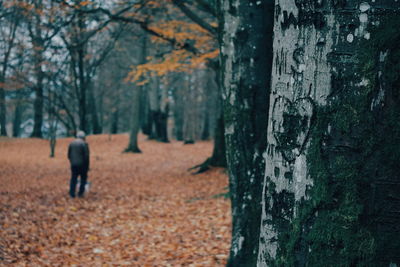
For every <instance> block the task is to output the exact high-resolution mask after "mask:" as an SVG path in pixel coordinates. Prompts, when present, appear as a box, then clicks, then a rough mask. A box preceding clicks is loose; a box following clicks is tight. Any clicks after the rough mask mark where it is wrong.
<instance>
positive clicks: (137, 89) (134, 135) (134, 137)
mask: <svg viewBox="0 0 400 267" xmlns="http://www.w3.org/2000/svg"><path fill="white" fill-rule="evenodd" d="M141 56H142V57H141V60H140V62H141V63H142V64H144V63H145V62H146V60H147V59H146V57H147V38H146V36H142V54H141ZM141 100H142V87H141V86H134V87H133V94H132V116H131V125H130V127H131V128H130V135H129V144H128V147H127V148H126V149H125V152H133V153H141V150H140V149H139V145H138V133H139V130H140V113H141V112H140V110H141V108H140V102H141Z"/></svg>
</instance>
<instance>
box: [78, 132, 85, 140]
mask: <svg viewBox="0 0 400 267" xmlns="http://www.w3.org/2000/svg"><path fill="white" fill-rule="evenodd" d="M85 136H86V135H85V132H84V131H79V132H78V133H77V134H76V137H78V138H80V139H85Z"/></svg>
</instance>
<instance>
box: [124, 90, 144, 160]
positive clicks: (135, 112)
mask: <svg viewBox="0 0 400 267" xmlns="http://www.w3.org/2000/svg"><path fill="white" fill-rule="evenodd" d="M140 91H141V87H139V86H134V88H133V95H132V117H131V130H130V134H129V144H128V147H127V148H126V149H125V152H133V153H141V152H142V151H141V150H140V149H139V145H138V138H137V136H138V133H139V129H140V118H139V114H140Z"/></svg>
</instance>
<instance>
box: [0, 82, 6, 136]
mask: <svg viewBox="0 0 400 267" xmlns="http://www.w3.org/2000/svg"><path fill="white" fill-rule="evenodd" d="M0 84H4V79H3V78H2V77H0ZM6 125H7V117H6V92H5V91H4V89H3V88H2V87H1V85H0V136H7V129H6Z"/></svg>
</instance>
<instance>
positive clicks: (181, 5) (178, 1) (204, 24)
mask: <svg viewBox="0 0 400 267" xmlns="http://www.w3.org/2000/svg"><path fill="white" fill-rule="evenodd" d="M172 3H173V4H174V5H175V6H177V7H178V8H179V9H180V10H181V11H182V12H183V13H184V14H185V15H186V16H187V17H188V18H189V19H191V20H192V21H193V22H195V23H197V24H198V25H199V26H200V27H202V28H203V29H205V30H206V31H208V32H209V33H211V34H212V35H214V36H216V35H217V29H216V28H215V27H213V26H211V25H210V24H208V23H207V22H206V21H205V20H203V19H202V18H200V17H199V16H198V15H196V14H195V13H194V12H193V11H192V10H190V9H189V8H188V7H187V6H186V5H185V4H184V3H183V2H182V1H181V0H172Z"/></svg>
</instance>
